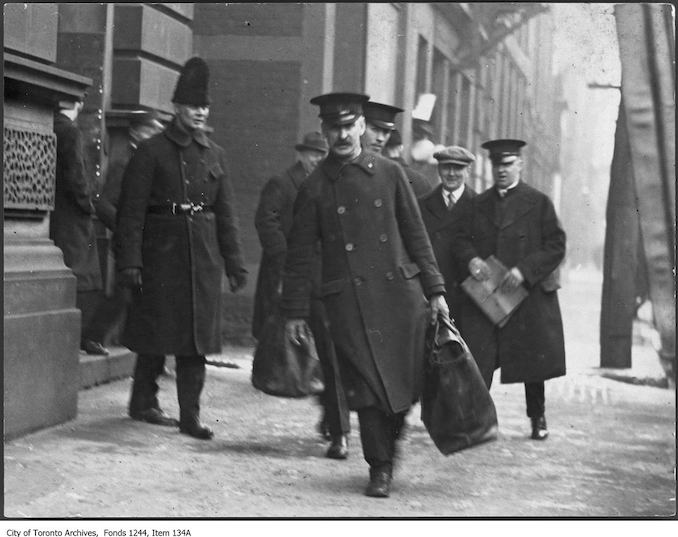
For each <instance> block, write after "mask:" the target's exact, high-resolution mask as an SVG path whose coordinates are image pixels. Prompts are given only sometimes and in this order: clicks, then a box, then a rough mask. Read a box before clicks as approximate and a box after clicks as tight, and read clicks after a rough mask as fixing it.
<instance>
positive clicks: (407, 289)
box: [281, 152, 445, 413]
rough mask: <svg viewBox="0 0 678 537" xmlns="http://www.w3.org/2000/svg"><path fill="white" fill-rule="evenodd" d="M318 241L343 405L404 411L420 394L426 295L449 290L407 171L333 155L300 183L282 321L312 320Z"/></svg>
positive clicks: (378, 160) (372, 159)
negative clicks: (344, 398) (312, 282)
mask: <svg viewBox="0 0 678 537" xmlns="http://www.w3.org/2000/svg"><path fill="white" fill-rule="evenodd" d="M318 241H320V245H321V287H320V294H321V296H322V300H323V302H324V304H325V307H326V310H327V313H328V316H329V321H330V331H331V334H332V339H333V340H334V343H335V347H336V350H337V356H338V359H339V365H340V370H341V376H342V381H343V382H344V386H345V390H346V396H347V400H348V404H349V408H351V409H358V408H362V407H365V406H378V407H379V408H381V409H382V410H384V411H386V412H389V413H397V412H402V411H404V410H406V409H408V408H409V407H410V406H411V404H412V402H413V401H415V400H416V399H417V398H418V396H419V393H420V390H421V379H422V371H423V351H424V334H425V330H426V323H427V318H426V317H427V315H426V314H427V301H426V297H430V296H432V295H434V294H442V293H444V290H445V287H444V284H443V278H442V276H441V274H440V272H439V270H438V266H437V264H436V261H435V257H434V255H433V250H432V248H431V243H430V241H429V238H428V235H427V234H426V229H425V228H424V224H423V222H422V220H421V214H420V212H419V207H418V205H417V201H416V198H415V196H414V194H413V192H412V189H411V188H410V186H409V183H408V180H407V177H406V176H405V173H404V171H403V169H402V168H401V167H400V166H399V165H398V164H396V163H394V162H393V161H391V160H388V159H386V158H383V157H381V156H378V155H374V154H366V153H364V152H363V153H361V155H360V156H359V157H358V158H357V159H356V160H354V161H352V162H350V163H342V162H341V161H340V160H339V159H337V158H336V157H334V155H333V154H330V155H329V156H328V157H327V158H326V159H325V160H324V161H322V162H321V163H320V165H319V166H318V167H317V168H316V169H315V170H314V172H313V173H312V174H311V175H310V176H309V177H308V179H307V180H306V181H305V182H304V184H303V185H302V187H301V189H300V190H299V194H298V196H297V200H296V202H295V218H294V224H293V227H292V231H291V233H290V237H289V241H288V253H287V259H286V264H285V274H284V277H283V282H284V283H283V297H282V302H281V305H282V308H283V311H284V312H285V314H286V316H287V317H288V318H304V317H308V313H309V301H310V300H309V297H310V293H311V290H310V274H311V272H312V265H313V257H314V255H316V254H315V248H316V243H317V242H318Z"/></svg>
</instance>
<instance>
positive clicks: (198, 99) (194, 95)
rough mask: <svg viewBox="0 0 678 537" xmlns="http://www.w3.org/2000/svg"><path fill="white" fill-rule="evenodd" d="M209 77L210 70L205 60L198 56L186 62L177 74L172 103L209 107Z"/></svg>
mask: <svg viewBox="0 0 678 537" xmlns="http://www.w3.org/2000/svg"><path fill="white" fill-rule="evenodd" d="M209 76H210V70H209V67H207V63H205V60H203V59H202V58H200V57H198V56H195V57H193V58H191V59H190V60H188V61H187V62H186V64H185V65H184V66H183V68H182V69H181V73H180V74H179V80H177V85H176V88H174V96H173V97H172V102H173V103H177V104H188V105H191V106H209V104H210V98H209V95H208V84H209Z"/></svg>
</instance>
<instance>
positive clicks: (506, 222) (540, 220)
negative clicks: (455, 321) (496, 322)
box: [454, 181, 565, 383]
mask: <svg viewBox="0 0 678 537" xmlns="http://www.w3.org/2000/svg"><path fill="white" fill-rule="evenodd" d="M454 247H455V249H456V251H457V256H458V259H459V262H460V267H459V270H460V274H461V277H462V278H466V277H467V276H468V275H469V272H468V263H469V261H470V260H471V259H472V258H473V257H475V256H479V257H481V258H483V259H486V258H487V257H488V256H490V255H494V256H495V257H497V259H499V261H501V262H502V263H503V264H504V265H506V267H507V268H511V267H518V269H519V270H520V272H521V273H522V274H523V277H524V278H525V281H524V283H523V284H522V285H524V286H525V288H526V289H527V290H528V292H529V294H528V297H527V298H526V299H525V300H524V301H523V302H522V304H521V305H520V306H519V307H518V309H517V310H516V311H515V312H514V313H513V315H512V317H511V318H510V320H509V321H508V323H507V324H506V325H505V326H504V327H503V328H496V327H494V326H493V325H492V323H491V322H490V321H489V320H488V319H487V318H486V317H485V315H484V314H483V313H482V312H481V311H480V309H479V308H477V307H475V306H474V307H473V308H467V309H465V310H464V311H463V312H462V316H463V321H462V326H463V327H464V328H463V332H462V336H463V337H464V339H465V340H466V342H467V343H468V345H469V347H470V349H471V352H472V353H473V356H474V358H475V359H476V361H477V362H478V366H479V368H480V370H481V372H482V373H483V377H484V378H485V380H486V382H488V381H491V378H492V373H493V372H494V369H495V368H496V367H501V382H503V383H512V382H539V381H543V380H546V379H549V378H553V377H558V376H562V375H564V374H565V345H564V341H563V324H562V319H561V315H560V306H559V303H558V296H557V289H558V288H559V287H560V285H559V283H558V278H557V272H556V269H557V268H558V265H559V264H560V263H561V261H562V260H563V258H564V256H565V232H564V231H563V229H562V227H561V225H560V222H559V221H558V217H557V215H556V212H555V209H554V207H553V203H552V202H551V200H550V199H549V198H548V197H547V196H546V195H545V194H543V193H542V192H540V191H538V190H537V189H535V188H533V187H531V186H529V185H527V184H525V183H523V182H522V181H521V182H519V183H518V185H517V186H516V187H515V188H513V189H511V190H509V191H508V194H507V195H506V196H505V197H504V198H503V199H502V198H500V197H499V195H498V194H497V191H496V189H494V188H490V189H489V190H487V191H485V192H483V193H482V194H479V195H478V196H476V197H475V199H474V200H473V210H472V215H471V218H470V219H469V220H467V224H464V226H463V228H462V230H461V231H460V233H459V234H458V235H457V240H456V241H455V246H454ZM488 383H489V382H488Z"/></svg>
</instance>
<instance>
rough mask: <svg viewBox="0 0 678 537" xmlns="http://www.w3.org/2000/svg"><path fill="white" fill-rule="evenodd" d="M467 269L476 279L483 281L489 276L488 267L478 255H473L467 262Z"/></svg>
mask: <svg viewBox="0 0 678 537" xmlns="http://www.w3.org/2000/svg"><path fill="white" fill-rule="evenodd" d="M468 271H469V272H470V273H471V276H473V277H474V278H475V279H476V280H478V281H481V282H482V281H485V280H487V279H488V278H489V277H490V267H488V266H487V263H485V261H483V260H482V259H480V258H479V257H474V258H473V259H471V261H469V263H468Z"/></svg>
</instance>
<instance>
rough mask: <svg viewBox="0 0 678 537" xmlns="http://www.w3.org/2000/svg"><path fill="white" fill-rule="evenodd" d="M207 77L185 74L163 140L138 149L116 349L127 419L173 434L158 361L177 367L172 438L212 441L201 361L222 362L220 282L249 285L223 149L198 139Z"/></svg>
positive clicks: (125, 223)
mask: <svg viewBox="0 0 678 537" xmlns="http://www.w3.org/2000/svg"><path fill="white" fill-rule="evenodd" d="M208 78H209V69H208V67H207V64H206V63H205V62H204V60H202V59H201V58H197V57H196V58H191V59H190V60H188V62H186V64H185V65H184V67H183V69H182V71H181V74H180V76H179V80H178V81H177V86H176V88H175V90H174V96H173V98H172V101H173V102H174V107H175V117H174V120H173V121H172V123H171V124H170V125H169V126H168V127H167V128H166V129H165V131H164V132H162V133H160V134H157V135H155V136H153V137H152V138H150V139H148V140H146V141H144V142H142V143H140V144H139V147H138V148H137V150H136V151H135V153H134V156H133V157H132V159H131V160H130V163H129V165H128V166H127V168H126V170H125V174H124V177H123V181H122V188H121V196H120V202H119V206H118V215H117V225H116V234H115V249H116V261H117V267H118V273H119V275H120V277H121V280H122V281H123V282H124V283H125V284H126V285H128V286H129V287H131V288H132V289H133V300H132V304H131V307H130V311H129V315H128V318H127V323H126V325H125V330H124V333H123V337H122V343H123V344H124V345H126V346H127V347H129V348H130V349H131V350H133V351H135V352H136V353H137V354H138V355H139V356H138V359H137V365H136V368H135V371H134V383H133V386H132V395H131V399H130V403H129V414H130V416H131V417H132V418H133V419H136V420H141V421H146V422H149V423H153V424H158V425H177V423H176V420H173V419H172V418H169V417H168V416H167V415H166V414H165V413H164V412H163V411H162V410H161V409H160V405H159V404H158V399H157V391H158V384H157V379H158V376H159V375H160V373H161V372H162V364H163V361H164V356H165V355H167V354H172V355H174V356H175V358H176V381H177V399H178V401H179V412H180V416H179V423H178V425H179V430H180V432H182V433H184V434H188V435H190V436H193V437H196V438H200V439H210V438H212V436H213V433H212V430H211V429H210V428H209V427H207V426H205V425H203V424H202V423H201V421H200V394H201V392H202V389H203V386H204V383H205V355H206V354H213V353H218V352H221V338H220V332H221V282H222V276H223V274H224V271H225V272H226V275H227V276H228V281H229V285H230V288H231V291H233V292H236V291H238V290H239V289H241V288H242V287H243V286H244V285H245V284H246V274H247V271H246V270H245V268H244V262H243V258H242V252H241V250H242V249H241V245H240V239H239V232H238V222H237V217H236V214H235V206H236V204H235V200H234V195H233V187H232V184H231V177H230V175H229V174H228V173H227V171H226V162H225V158H224V152H223V149H221V148H220V147H219V146H217V145H216V144H214V142H212V141H211V140H210V139H208V137H207V136H206V135H205V132H204V131H203V128H204V126H205V122H206V120H207V117H208V115H209V104H210V100H209V97H208Z"/></svg>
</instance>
